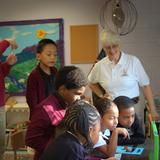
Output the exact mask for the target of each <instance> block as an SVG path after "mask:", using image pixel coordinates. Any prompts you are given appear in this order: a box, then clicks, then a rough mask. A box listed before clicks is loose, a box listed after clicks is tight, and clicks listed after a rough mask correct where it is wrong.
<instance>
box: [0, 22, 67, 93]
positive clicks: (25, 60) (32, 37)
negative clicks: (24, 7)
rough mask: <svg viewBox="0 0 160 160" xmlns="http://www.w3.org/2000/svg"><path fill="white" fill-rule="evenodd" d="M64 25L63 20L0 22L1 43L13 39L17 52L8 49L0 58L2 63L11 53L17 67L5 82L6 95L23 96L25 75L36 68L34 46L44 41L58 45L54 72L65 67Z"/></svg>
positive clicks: (14, 67) (26, 76) (13, 68)
mask: <svg viewBox="0 0 160 160" xmlns="http://www.w3.org/2000/svg"><path fill="white" fill-rule="evenodd" d="M63 27H64V25H63V19H42V20H25V21H9V22H0V39H5V38H15V39H16V41H17V43H18V46H19V47H18V49H16V50H13V51H12V50H11V49H10V48H8V49H7V50H6V51H5V52H4V53H3V55H2V57H1V61H5V59H6V58H7V56H8V55H9V54H10V53H11V52H13V53H15V54H16V56H17V59H18V61H17V63H16V64H15V65H14V66H13V67H12V70H11V72H10V74H9V75H8V76H7V78H6V80H5V87H6V92H8V93H10V94H11V93H16V94H17V93H20V94H21V93H25V89H26V82H27V78H28V75H29V74H30V72H31V71H32V70H33V68H34V67H35V66H36V65H37V63H38V62H37V60H36V45H37V43H38V41H40V40H41V39H43V38H49V39H52V40H54V41H55V42H56V43H57V45H58V56H57V62H56V67H57V69H58V68H60V67H61V66H64V34H63V32H64V28H63Z"/></svg>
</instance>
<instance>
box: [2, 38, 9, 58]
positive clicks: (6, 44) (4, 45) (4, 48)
mask: <svg viewBox="0 0 160 160" xmlns="http://www.w3.org/2000/svg"><path fill="white" fill-rule="evenodd" d="M8 47H9V42H8V41H6V40H2V41H0V56H1V55H2V54H3V52H4V51H5V50H6V49H7V48H8Z"/></svg>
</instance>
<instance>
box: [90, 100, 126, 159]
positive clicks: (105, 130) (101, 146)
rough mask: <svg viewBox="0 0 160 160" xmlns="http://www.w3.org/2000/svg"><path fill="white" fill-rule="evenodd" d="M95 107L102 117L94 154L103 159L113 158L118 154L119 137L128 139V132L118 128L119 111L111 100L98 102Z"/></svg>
mask: <svg viewBox="0 0 160 160" xmlns="http://www.w3.org/2000/svg"><path fill="white" fill-rule="evenodd" d="M95 107H96V108H97V110H98V111H99V113H100V115H101V132H100V133H99V141H98V142H97V144H96V145H94V148H95V149H94V151H93V153H92V154H93V155H94V156H99V157H101V158H105V157H112V156H114V155H115V152H116V146H117V139H118V135H119V134H122V135H123V137H125V138H126V139H127V137H128V131H127V130H126V129H124V128H117V124H118V116H119V111H118V108H117V106H116V105H115V104H114V103H113V102H112V101H111V100H110V99H107V98H103V99H99V100H97V102H96V104H95ZM110 131H111V132H112V134H111V135H110ZM109 137H110V138H109Z"/></svg>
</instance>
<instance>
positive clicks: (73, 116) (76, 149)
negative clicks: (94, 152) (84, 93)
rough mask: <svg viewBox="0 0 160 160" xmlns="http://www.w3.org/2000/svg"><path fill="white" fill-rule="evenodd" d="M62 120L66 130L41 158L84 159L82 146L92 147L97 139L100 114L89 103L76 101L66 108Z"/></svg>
mask: <svg viewBox="0 0 160 160" xmlns="http://www.w3.org/2000/svg"><path fill="white" fill-rule="evenodd" d="M63 122H64V125H65V129H66V132H65V133H63V134H61V135H60V136H59V137H58V138H57V139H56V140H54V141H53V142H52V143H51V144H50V145H49V146H48V148H47V149H46V150H45V151H44V153H43V155H42V157H41V160H53V159H55V160H84V159H85V154H86V151H85V147H84V146H86V147H92V146H93V145H94V144H95V143H96V142H97V141H98V137H99V130H100V115H99V113H98V111H97V110H96V108H95V107H93V106H91V105H90V104H89V103H87V102H85V101H83V100H79V101H76V102H75V103H74V104H73V105H71V106H70V108H69V109H68V110H67V112H66V115H65V117H64V121H63ZM110 160H113V159H110Z"/></svg>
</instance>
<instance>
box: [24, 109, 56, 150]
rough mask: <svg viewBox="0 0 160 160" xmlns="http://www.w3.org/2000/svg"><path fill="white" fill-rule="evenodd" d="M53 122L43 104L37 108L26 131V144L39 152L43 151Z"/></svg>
mask: <svg viewBox="0 0 160 160" xmlns="http://www.w3.org/2000/svg"><path fill="white" fill-rule="evenodd" d="M50 128H51V122H50V120H49V117H48V115H47V114H46V113H45V111H44V110H43V108H42V106H39V107H38V108H36V110H35V112H34V115H33V116H32V119H31V122H30V124H29V126H28V129H27V133H26V145H27V146H29V147H31V148H33V149H35V150H36V151H38V152H43V150H44V149H45V147H46V145H47V143H48V141H49V139H50V137H51V134H53V133H50V134H49V131H50Z"/></svg>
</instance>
